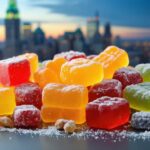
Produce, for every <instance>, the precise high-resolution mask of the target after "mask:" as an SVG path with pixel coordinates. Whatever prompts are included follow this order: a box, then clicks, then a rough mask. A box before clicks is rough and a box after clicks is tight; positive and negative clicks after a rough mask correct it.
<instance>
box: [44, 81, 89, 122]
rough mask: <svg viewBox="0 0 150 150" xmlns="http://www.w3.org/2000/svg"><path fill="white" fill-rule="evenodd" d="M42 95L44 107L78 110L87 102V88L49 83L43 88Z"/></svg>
mask: <svg viewBox="0 0 150 150" xmlns="http://www.w3.org/2000/svg"><path fill="white" fill-rule="evenodd" d="M42 95H43V96H42V101H43V105H44V106H52V107H62V108H80V107H85V106H86V104H87V102H88V91H87V88H86V87H84V86H82V85H64V84H56V83H51V84H47V85H46V86H45V87H44V89H43V93H42ZM64 119H65V118H64Z"/></svg>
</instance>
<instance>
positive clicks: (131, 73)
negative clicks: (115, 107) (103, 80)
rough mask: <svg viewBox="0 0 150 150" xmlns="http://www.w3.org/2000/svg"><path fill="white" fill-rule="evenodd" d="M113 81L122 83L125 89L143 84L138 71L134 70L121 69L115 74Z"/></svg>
mask: <svg viewBox="0 0 150 150" xmlns="http://www.w3.org/2000/svg"><path fill="white" fill-rule="evenodd" d="M113 79H117V80H119V81H120V82H121V83H122V86H123V89H124V88H125V87H126V86H128V85H131V84H138V83H141V82H143V78H142V76H141V75H140V73H139V72H138V71H136V70H135V69H133V68H121V69H119V70H117V71H116V72H115V73H114V76H113Z"/></svg>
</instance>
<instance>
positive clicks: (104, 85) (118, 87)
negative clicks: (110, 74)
mask: <svg viewBox="0 0 150 150" xmlns="http://www.w3.org/2000/svg"><path fill="white" fill-rule="evenodd" d="M103 96H109V97H121V96H122V84H121V82H120V81H118V80H115V79H110V80H103V81H102V82H101V83H98V84H96V85H94V86H92V87H90V89H89V101H90V102H91V101H93V100H96V99H97V98H100V97H103Z"/></svg>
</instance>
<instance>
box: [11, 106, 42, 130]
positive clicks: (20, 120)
mask: <svg viewBox="0 0 150 150" xmlns="http://www.w3.org/2000/svg"><path fill="white" fill-rule="evenodd" d="M13 119H14V125H15V127H17V128H38V127H39V126H40V124H41V116H40V111H39V109H37V108H36V107H35V106H33V105H21V106H17V107H16V109H15V110H14V114H13Z"/></svg>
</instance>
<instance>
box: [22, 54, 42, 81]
mask: <svg viewBox="0 0 150 150" xmlns="http://www.w3.org/2000/svg"><path fill="white" fill-rule="evenodd" d="M20 57H25V58H26V59H27V60H28V61H29V63H30V69H31V78H30V79H31V80H33V75H34V73H35V72H36V71H37V70H38V65H39V60H38V55H37V54H35V53H25V54H23V55H20Z"/></svg>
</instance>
